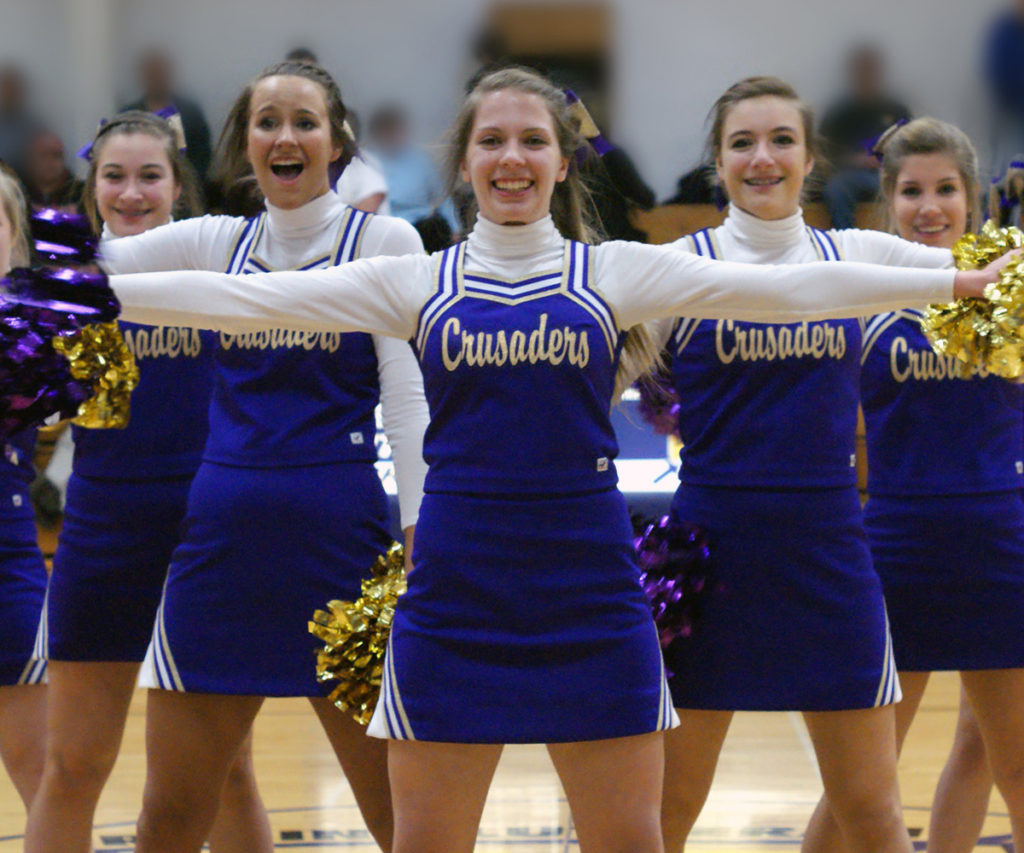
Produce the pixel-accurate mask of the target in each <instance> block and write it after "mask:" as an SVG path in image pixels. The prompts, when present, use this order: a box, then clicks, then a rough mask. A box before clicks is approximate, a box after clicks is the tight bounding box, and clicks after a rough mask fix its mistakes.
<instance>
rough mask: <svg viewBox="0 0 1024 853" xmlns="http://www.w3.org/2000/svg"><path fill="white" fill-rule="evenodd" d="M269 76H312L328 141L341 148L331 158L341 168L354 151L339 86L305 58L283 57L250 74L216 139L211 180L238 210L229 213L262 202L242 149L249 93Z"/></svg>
mask: <svg viewBox="0 0 1024 853" xmlns="http://www.w3.org/2000/svg"><path fill="white" fill-rule="evenodd" d="M268 77H303V78H305V79H306V80H312V81H313V82H314V83H316V84H317V85H318V86H320V88H321V89H323V92H324V100H325V101H326V102H327V120H328V122H329V123H330V126H331V141H332V142H333V143H334V144H335V145H336V146H338V147H339V148H340V149H341V156H340V157H339V158H338V159H337V160H335V161H334V163H333V164H332V165H336V166H337V168H338V169H344V168H345V166H347V165H348V163H349V161H350V160H351V159H352V157H353V156H354V155H355V153H356V144H355V141H354V140H353V139H352V136H351V134H350V133H349V132H348V129H347V128H346V127H345V118H346V117H347V115H348V111H347V110H346V108H345V102H344V101H343V100H342V97H341V89H340V88H338V84H337V83H336V82H335V81H334V78H333V77H331V75H330V74H328V73H327V71H325V70H324V69H323V68H321V67H320V66H319V65H313V64H310V63H308V62H297V61H292V60H285V61H284V62H276V63H274V64H273V65H268V66H267V67H266V68H264V69H263V70H262V71H260V73H259V74H257V75H256V76H255V77H253V78H252V80H250V81H249V83H248V84H247V85H246V87H245V88H244V89H242V91H241V93H240V94H239V95H238V97H237V98H236V99H235V103H234V104H233V105H232V106H231V111H230V112H229V113H228V117H227V120H226V121H225V122H224V130H223V131H222V132H221V135H220V139H219V140H218V142H217V162H216V166H215V167H214V181H215V183H216V184H217V186H218V188H219V190H220V194H221V196H222V198H224V199H225V200H226V204H227V206H229V207H231V206H236V207H238V208H239V209H238V210H229V211H228V212H229V213H234V212H242V213H250V212H252V208H253V207H262V206H263V193H262V191H261V190H260V188H259V186H258V185H257V184H256V178H255V177H254V176H253V173H252V166H251V165H250V164H249V162H248V161H247V160H246V157H245V152H246V149H247V147H248V142H249V110H250V106H251V104H252V93H253V91H254V90H255V88H256V85H257V84H258V83H259V82H260V81H262V80H266V79H267V78H268Z"/></svg>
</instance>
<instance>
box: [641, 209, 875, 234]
mask: <svg viewBox="0 0 1024 853" xmlns="http://www.w3.org/2000/svg"><path fill="white" fill-rule="evenodd" d="M629 218H630V221H631V222H632V223H633V227H634V228H636V229H638V230H640V231H643V232H644V233H645V234H646V235H647V242H648V243H671V242H672V241H673V240H678V239H679V238H680V237H682V236H683V235H685V234H692V233H693V232H694V231H699V230H700V229H701V228H714V227H715V226H716V225H721V224H722V222H723V220H724V219H725V210H719V209H718V208H717V207H716V206H715V205H713V204H663V205H659V206H658V207H654V208H651V209H650V210H634V211H632V212H631V213H630V216H629ZM804 219H806V220H807V224H808V225H813V226H814V227H815V228H829V227H831V222H830V220H829V215H828V211H827V210H826V209H825V205H824V204H817V203H816V204H808V205H805V206H804ZM884 223H885V214H884V210H883V208H882V205H880V204H877V203H871V204H861V205H858V206H857V213H856V224H857V227H858V228H870V229H882V228H884Z"/></svg>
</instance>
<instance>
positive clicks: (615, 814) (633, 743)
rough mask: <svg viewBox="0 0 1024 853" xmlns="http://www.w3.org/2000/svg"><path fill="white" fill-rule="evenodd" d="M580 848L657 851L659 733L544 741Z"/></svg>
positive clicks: (608, 852)
mask: <svg viewBox="0 0 1024 853" xmlns="http://www.w3.org/2000/svg"><path fill="white" fill-rule="evenodd" d="M548 752H549V753H550V754H551V760H552V761H553V762H554V764H555V770H557V771H558V776H559V778H560V779H561V780H562V786H563V787H564V788H565V795H566V797H567V798H568V800H569V808H570V809H571V811H572V816H573V821H574V823H575V824H576V835H577V836H578V838H579V841H580V850H581V851H582V853H662V851H663V850H664V847H663V846H662V842H661V826H660V806H661V783H662V773H663V770H664V763H665V747H664V736H663V734H662V733H661V732H653V733H651V734H645V735H638V736H636V737H623V738H614V739H612V740H594V741H584V742H581V743H559V744H550V745H549V746H548Z"/></svg>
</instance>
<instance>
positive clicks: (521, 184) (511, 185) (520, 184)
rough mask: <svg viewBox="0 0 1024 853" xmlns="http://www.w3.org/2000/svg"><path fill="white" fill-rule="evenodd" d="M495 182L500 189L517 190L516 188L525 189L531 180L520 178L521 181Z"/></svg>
mask: <svg viewBox="0 0 1024 853" xmlns="http://www.w3.org/2000/svg"><path fill="white" fill-rule="evenodd" d="M494 184H495V186H497V188H498V189H499V190H510V191H512V192H515V191H516V190H525V189H526V188H527V187H528V186H530V182H529V181H522V180H520V181H495V182H494Z"/></svg>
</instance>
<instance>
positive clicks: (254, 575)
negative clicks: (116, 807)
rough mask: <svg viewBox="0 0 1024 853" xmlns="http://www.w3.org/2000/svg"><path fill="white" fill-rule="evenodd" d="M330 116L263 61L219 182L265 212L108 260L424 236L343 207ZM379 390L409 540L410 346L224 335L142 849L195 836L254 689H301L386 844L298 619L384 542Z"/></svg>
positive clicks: (352, 249) (257, 261) (237, 117)
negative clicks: (254, 194)
mask: <svg viewBox="0 0 1024 853" xmlns="http://www.w3.org/2000/svg"><path fill="white" fill-rule="evenodd" d="M344 120H345V107H344V104H343V102H342V100H341V94H340V92H339V90H338V87H337V85H336V84H335V82H334V81H333V80H332V79H331V77H330V76H329V75H328V74H327V73H326V72H325V71H324V70H323V69H321V68H319V67H318V66H310V65H305V64H300V63H294V62H285V63H281V64H278V65H274V66H271V67H269V68H267V69H264V70H263V71H262V72H261V73H260V74H259V75H258V76H257V77H256V79H255V80H254V81H253V82H252V83H251V84H250V85H248V86H247V87H246V88H245V90H244V91H243V92H242V94H241V95H240V96H239V98H238V100H237V101H236V103H235V104H234V106H233V107H232V110H231V112H230V114H229V117H228V121H227V124H226V127H225V130H224V134H223V136H222V139H221V143H220V151H221V159H222V161H223V173H224V175H225V180H226V181H227V182H228V184H229V185H231V186H237V185H238V184H239V183H241V184H244V185H246V186H247V187H249V188H251V189H252V190H254V191H258V192H259V193H260V195H261V199H262V198H265V211H264V212H263V213H262V214H260V215H258V216H256V217H254V218H252V219H248V220H246V219H241V218H236V217H230V216H215V217H203V218H201V219H191V220H185V221H182V222H175V223H172V224H170V225H167V226H165V227H162V228H156V229H153V230H151V231H148V232H146V233H145V234H140V235H138V236H135V237H126V238H123V239H120V240H112V241H110V242H108V243H107V244H105V246H104V252H103V262H104V264H106V265H107V266H108V267H109V268H110V269H113V270H158V269H178V268H182V267H191V268H198V269H209V270H218V271H219V270H225V269H227V270H229V271H231V272H234V273H247V272H257V271H263V270H268V269H314V268H318V267H325V266H328V265H331V264H339V263H344V262H346V261H349V260H351V259H353V258H355V257H358V256H371V255H377V254H406V253H410V252H417V251H419V252H422V246H421V244H420V242H419V238H418V236H417V235H416V233H415V231H414V230H413V229H412V227H411V226H409V225H407V224H406V223H404V222H402V221H400V220H396V219H391V218H388V217H374V216H370V215H368V214H365V213H362V212H359V211H355V210H353V209H351V208H348V207H346V206H345V205H344V204H342V203H341V201H340V200H339V199H338V197H337V196H336V195H335V194H334V193H333V192H331V191H330V187H329V178H328V174H329V167H330V166H331V164H332V162H335V161H340V162H339V163H338V165H341V166H343V165H344V163H345V161H346V160H347V158H348V156H349V151H350V145H351V142H350V141H349V139H348V137H347V136H346V135H345V133H344V130H343V127H344ZM232 194H233V195H237V193H232ZM232 194H229V195H232ZM172 325H176V324H172ZM142 381H143V382H145V377H143V380H142ZM378 400H380V401H381V402H382V404H383V413H384V423H385V427H386V429H387V432H388V437H389V439H390V442H391V447H392V450H393V454H394V457H395V460H396V469H397V471H398V477H399V480H398V491H399V500H400V503H401V513H402V524H403V526H404V527H405V529H406V537H407V540H411V535H412V527H413V524H414V522H415V518H416V513H417V508H418V503H419V499H420V496H421V493H422V478H423V476H424V474H425V471H426V466H425V464H424V463H423V460H422V434H423V430H424V429H425V426H426V423H427V419H428V416H427V408H426V403H425V401H424V399H423V386H422V379H421V378H420V374H419V370H418V368H417V366H416V362H415V359H414V357H413V354H412V350H411V349H410V348H409V346H408V344H407V343H406V342H404V341H394V340H391V339H385V338H383V337H380V336H376V335H374V336H371V335H368V334H353V335H344V334H341V333H340V332H336V331H332V332H325V333H315V332H314V333H309V334H303V333H295V332H291V331H280V330H275V331H271V332H259V333H252V334H250V333H242V334H225V335H221V336H220V339H219V348H218V350H217V352H216V356H215V371H214V387H213V398H212V402H211V406H210V412H209V420H210V428H209V436H208V438H207V441H206V445H205V449H204V450H203V454H202V463H201V464H200V466H199V470H198V472H197V474H196V477H195V479H194V480H193V482H192V487H191V490H190V492H189V495H188V502H187V511H186V517H185V522H184V530H183V534H182V541H181V544H180V545H179V546H178V547H177V548H176V550H175V552H174V556H173V559H172V561H171V565H170V569H169V572H168V577H167V583H166V586H165V588H164V592H163V598H162V601H161V603H160V606H159V609H158V613H157V617H156V626H155V629H154V633H153V640H152V643H151V645H150V649H149V652H148V655H147V659H146V661H145V662H144V664H143V671H142V676H141V682H142V684H143V685H144V686H148V687H151V688H157V689H154V690H151V691H150V694H149V700H148V709H147V755H148V768H147V780H146V789H145V794H144V797H143V809H142V814H141V817H140V820H139V828H138V849H139V850H140V851H146V850H158V849H159V850H165V849H174V850H176V851H184V850H196V851H198V850H199V849H200V847H201V845H202V843H203V840H204V838H205V837H206V835H207V834H208V832H209V829H210V826H211V823H212V821H213V818H214V812H215V810H216V798H217V793H218V792H219V791H220V790H221V788H222V786H223V784H224V780H225V776H226V774H227V772H228V768H229V767H230V765H231V762H232V760H233V759H234V757H235V756H236V754H237V753H238V751H239V748H240V747H241V745H242V743H243V740H244V738H245V736H246V733H247V732H248V731H249V728H250V725H251V723H252V721H253V719H254V717H255V715H256V713H257V712H258V710H259V708H260V705H261V704H262V702H263V697H265V696H307V697H309V698H310V701H311V703H312V705H313V707H314V709H315V710H316V713H317V715H318V717H319V718H320V721H321V723H322V725H323V727H324V730H325V732H326V733H327V736H328V739H329V740H330V742H331V745H332V747H333V749H334V751H335V753H336V754H337V756H338V758H339V760H340V762H341V764H342V767H343V768H344V771H345V775H346V776H347V777H348V780H349V782H350V783H351V785H352V788H353V791H354V792H355V795H356V799H357V802H358V803H359V806H360V808H361V810H362V812H363V815H364V817H365V819H366V821H367V824H368V825H369V828H370V831H371V832H372V833H373V835H374V837H375V838H376V840H377V841H378V843H379V844H380V845H381V847H383V848H385V849H387V848H388V847H389V846H390V839H391V823H392V821H391V808H390V792H389V789H388V782H387V770H386V749H385V745H384V744H382V743H380V742H378V741H374V740H371V739H370V738H367V737H366V736H365V731H364V729H363V728H362V727H360V726H359V725H358V724H357V723H356V722H355V721H354V720H352V719H350V718H349V717H347V716H346V715H344V714H342V713H341V712H340V711H338V710H337V709H336V708H334V707H333V706H332V705H331V704H330V703H329V702H328V700H327V699H326V696H325V694H326V692H327V688H326V687H325V686H323V685H321V684H318V683H317V681H316V667H315V657H314V650H315V641H314V640H313V638H312V637H311V636H310V635H309V633H308V631H307V622H308V620H309V619H310V617H311V615H312V613H313V611H314V610H315V609H316V608H317V607H322V606H323V605H324V604H325V602H327V601H328V600H329V599H331V598H334V597H341V598H356V597H357V596H358V594H359V582H360V579H361V578H362V576H363V575H364V574H365V572H366V571H367V570H368V568H369V567H370V566H371V565H372V563H373V561H374V559H375V558H376V557H377V556H378V555H379V554H380V553H381V552H382V551H384V550H386V548H387V546H388V544H389V542H390V537H389V535H388V507H387V498H386V495H385V492H384V488H383V485H382V483H381V481H380V477H379V476H378V474H377V470H376V467H375V462H376V459H377V450H376V447H375V441H374V437H375V433H376V427H375V417H374V411H375V408H376V406H377V403H378ZM164 405H165V406H167V405H171V403H170V402H169V401H166V402H165V404H164Z"/></svg>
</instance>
